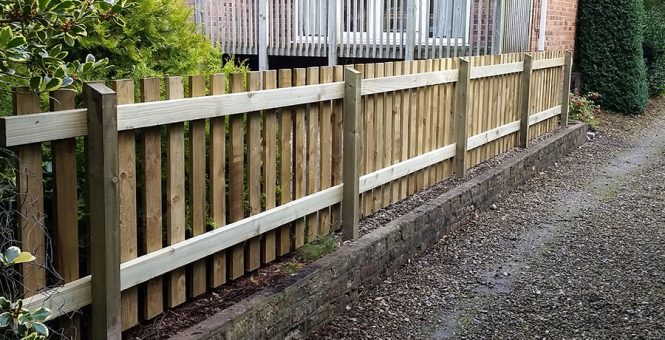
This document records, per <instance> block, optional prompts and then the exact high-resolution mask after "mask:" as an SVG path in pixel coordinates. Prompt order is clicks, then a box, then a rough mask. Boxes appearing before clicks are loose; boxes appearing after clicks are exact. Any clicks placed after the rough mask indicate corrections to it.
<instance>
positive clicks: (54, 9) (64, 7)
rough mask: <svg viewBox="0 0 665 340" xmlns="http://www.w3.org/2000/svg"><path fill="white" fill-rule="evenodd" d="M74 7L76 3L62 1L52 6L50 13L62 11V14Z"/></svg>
mask: <svg viewBox="0 0 665 340" xmlns="http://www.w3.org/2000/svg"><path fill="white" fill-rule="evenodd" d="M75 5H76V3H75V2H74V1H63V2H61V3H59V4H57V5H55V6H53V7H52V8H51V11H52V12H58V11H63V12H64V11H66V10H69V9H72V8H74V6H75Z"/></svg>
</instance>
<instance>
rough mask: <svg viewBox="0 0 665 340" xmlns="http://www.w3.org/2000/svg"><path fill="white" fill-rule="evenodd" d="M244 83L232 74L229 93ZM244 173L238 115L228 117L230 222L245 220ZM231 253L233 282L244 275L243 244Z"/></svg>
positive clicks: (241, 125) (242, 129)
mask: <svg viewBox="0 0 665 340" xmlns="http://www.w3.org/2000/svg"><path fill="white" fill-rule="evenodd" d="M244 81H245V80H244V77H243V75H242V74H232V75H231V79H229V84H230V88H231V92H233V93H238V92H243V91H244V90H245V84H244ZM244 172H245V126H244V115H242V114H238V115H233V116H231V117H229V211H230V214H229V217H230V220H231V222H236V221H240V220H242V219H243V218H245V205H244V202H245V196H244V194H245V193H244V190H245V187H244ZM231 252H232V254H231V257H230V258H229V259H228V261H229V265H228V268H227V269H228V270H229V279H231V280H234V279H237V278H239V277H240V276H242V275H243V274H244V273H245V247H244V244H242V243H241V244H239V245H235V246H234V247H233V249H232V250H231Z"/></svg>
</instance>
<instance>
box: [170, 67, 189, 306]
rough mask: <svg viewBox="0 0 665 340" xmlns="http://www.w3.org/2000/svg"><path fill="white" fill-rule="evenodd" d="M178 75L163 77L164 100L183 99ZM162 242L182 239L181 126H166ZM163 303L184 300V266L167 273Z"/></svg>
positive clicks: (182, 156)
mask: <svg viewBox="0 0 665 340" xmlns="http://www.w3.org/2000/svg"><path fill="white" fill-rule="evenodd" d="M184 96H185V90H184V85H183V81H182V77H169V78H167V79H166V99H168V100H175V99H180V98H184ZM166 165H167V168H166V243H167V244H169V245H174V244H177V243H179V242H182V241H184V240H185V223H186V221H185V218H186V217H185V126H184V124H183V123H175V124H170V125H168V126H167V127H166ZM168 282H169V284H168V289H167V292H166V303H167V306H168V307H169V308H173V307H175V306H177V305H180V304H181V303H183V302H185V299H186V297H187V294H186V293H187V287H186V278H185V268H178V269H176V270H174V271H172V272H171V273H169V275H168Z"/></svg>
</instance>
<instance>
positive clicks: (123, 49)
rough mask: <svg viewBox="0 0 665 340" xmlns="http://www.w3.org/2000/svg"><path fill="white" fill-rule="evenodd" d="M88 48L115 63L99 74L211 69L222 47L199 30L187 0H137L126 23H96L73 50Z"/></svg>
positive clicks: (158, 73) (214, 69)
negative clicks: (90, 32)
mask: <svg viewBox="0 0 665 340" xmlns="http://www.w3.org/2000/svg"><path fill="white" fill-rule="evenodd" d="M88 53H92V54H94V55H99V56H104V57H105V58H108V59H109V63H110V64H111V65H113V67H112V68H109V69H108V70H107V72H104V73H100V74H98V75H97V76H98V78H100V79H121V78H133V79H139V78H144V77H164V76H169V75H171V76H187V75H196V74H212V73H217V72H220V71H221V68H222V52H221V49H220V48H218V47H216V46H213V44H212V43H211V42H210V40H209V39H208V38H207V37H206V36H204V35H203V34H200V33H199V32H198V31H197V27H196V24H195V23H194V21H193V20H192V8H191V7H190V6H188V5H187V4H186V3H185V0H141V1H137V2H136V6H133V7H132V8H130V9H129V10H128V13H127V14H126V16H125V25H124V27H117V26H111V25H109V24H107V23H101V24H99V25H97V26H96V27H95V30H94V33H92V34H89V35H88V36H87V37H86V38H84V39H82V40H81V47H80V48H79V49H78V50H76V51H74V52H72V53H71V55H72V57H79V56H84V55H86V54H88Z"/></svg>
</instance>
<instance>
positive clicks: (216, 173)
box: [209, 74, 227, 288]
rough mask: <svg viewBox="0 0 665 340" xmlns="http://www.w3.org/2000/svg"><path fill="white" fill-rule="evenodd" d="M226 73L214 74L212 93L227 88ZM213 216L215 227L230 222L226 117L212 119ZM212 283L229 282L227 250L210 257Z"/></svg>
mask: <svg viewBox="0 0 665 340" xmlns="http://www.w3.org/2000/svg"><path fill="white" fill-rule="evenodd" d="M225 87H226V77H225V75H224V74H216V75H212V76H210V94H211V95H213V96H215V95H220V94H224V92H225V91H226V89H225ZM209 139H210V148H209V152H210V171H209V173H210V194H209V195H210V219H211V220H212V223H213V228H222V227H224V225H225V224H226V212H227V209H226V164H227V162H226V117H217V118H211V119H210V137H209ZM209 263H210V271H209V272H210V286H211V287H213V288H216V287H219V286H221V285H222V284H224V283H226V276H227V274H226V251H220V252H218V253H216V254H214V255H213V256H212V257H211V258H210V259H209Z"/></svg>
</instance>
